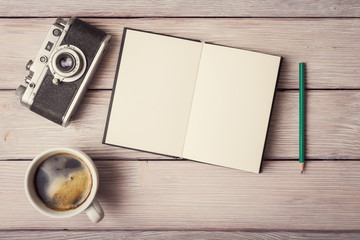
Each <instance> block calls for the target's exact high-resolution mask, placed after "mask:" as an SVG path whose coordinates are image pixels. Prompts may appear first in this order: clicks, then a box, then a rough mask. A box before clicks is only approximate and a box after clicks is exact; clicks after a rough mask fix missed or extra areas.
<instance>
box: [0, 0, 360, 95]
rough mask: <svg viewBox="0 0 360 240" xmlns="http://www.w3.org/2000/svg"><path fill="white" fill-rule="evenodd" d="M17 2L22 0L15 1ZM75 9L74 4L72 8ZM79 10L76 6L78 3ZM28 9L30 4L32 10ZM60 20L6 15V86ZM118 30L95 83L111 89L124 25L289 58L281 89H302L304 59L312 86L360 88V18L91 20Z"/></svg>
mask: <svg viewBox="0 0 360 240" xmlns="http://www.w3.org/2000/svg"><path fill="white" fill-rule="evenodd" d="M15 2H16V1H15ZM72 8H73V7H72ZM74 9H76V8H74ZM27 10H28V9H27ZM53 21H54V19H23V18H21V19H1V20H0V65H1V66H2V77H1V78H0V88H1V89H15V88H17V86H18V85H19V84H21V83H23V79H24V76H25V74H26V72H25V69H24V66H25V64H26V62H27V61H28V59H30V58H33V57H35V56H36V54H37V52H38V51H39V46H40V45H41V43H42V41H43V40H44V37H45V35H46V33H47V31H48V28H49V26H50V24H52V23H53ZM87 21H89V22H90V23H93V24H94V25H96V26H98V27H100V28H102V29H104V30H106V31H107V32H109V33H110V34H112V35H113V40H112V43H111V46H110V48H109V51H108V54H107V55H106V56H105V59H104V61H103V63H102V64H101V66H100V69H99V71H98V72H97V75H96V77H95V79H94V82H93V83H92V84H91V86H90V88H93V89H111V88H112V85H113V80H114V75H115V68H116V63H117V57H118V52H119V48H120V41H121V36H122V31H123V27H125V26H127V27H132V28H138V29H144V30H149V31H155V32H160V33H165V34H171V35H176V36H182V37H187V38H194V39H201V40H205V41H209V42H214V43H218V44H222V45H229V46H234V47H239V48H243V49H248V50H254V51H259V52H264V53H269V54H274V55H280V56H283V57H284V61H283V65H282V68H281V73H280V79H279V85H278V87H279V88H298V63H299V62H301V61H304V62H306V63H307V87H308V88H360V82H359V81H358V77H359V75H360V61H358V60H359V59H360V51H356V49H358V42H360V35H359V34H357V32H358V29H359V27H360V19H246V18H245V19H227V18H226V19H211V18H210V19H209V18H191V19H184V18H175V19H173V18H167V19H152V18H151V19H143V18H140V19H87Z"/></svg>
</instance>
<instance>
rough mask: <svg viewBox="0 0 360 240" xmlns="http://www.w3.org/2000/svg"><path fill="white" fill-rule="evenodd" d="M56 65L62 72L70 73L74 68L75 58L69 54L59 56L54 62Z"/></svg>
mask: <svg viewBox="0 0 360 240" xmlns="http://www.w3.org/2000/svg"><path fill="white" fill-rule="evenodd" d="M56 65H57V66H58V68H59V69H60V70H61V71H63V72H70V71H71V70H73V69H74V67H75V58H74V56H73V55H71V54H70V53H63V54H60V55H59V56H58V58H57V60H56Z"/></svg>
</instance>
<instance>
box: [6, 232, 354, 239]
mask: <svg viewBox="0 0 360 240" xmlns="http://www.w3.org/2000/svg"><path fill="white" fill-rule="evenodd" d="M0 238H6V239H45V240H48V239H53V240H56V239H75V238H76V239H138V240H168V239H197V240H208V239H222V240H234V239H258V240H261V239H263V240H267V239H286V240H287V239H298V240H301V239H317V240H331V239H334V240H345V239H353V240H356V239H360V235H359V233H358V232H303V231H301V232H284V231H279V232H271V231H270V232H265V231H260V232H256V231H255V232H251V231H248V232H246V231H230V232H229V231H141V230H140V231H135V230H134V231H121V230H120V231H106V230H105V231H68V230H65V231H56V230H55V231H46V230H44V231H36V230H35V231H0Z"/></svg>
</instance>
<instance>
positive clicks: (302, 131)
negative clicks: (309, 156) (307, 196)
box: [299, 62, 305, 173]
mask: <svg viewBox="0 0 360 240" xmlns="http://www.w3.org/2000/svg"><path fill="white" fill-rule="evenodd" d="M299 163H300V172H301V173H303V172H304V164H305V63H302V62H301V63H299Z"/></svg>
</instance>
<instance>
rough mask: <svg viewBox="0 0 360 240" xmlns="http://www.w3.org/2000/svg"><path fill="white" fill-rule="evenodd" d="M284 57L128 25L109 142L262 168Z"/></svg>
mask: <svg viewBox="0 0 360 240" xmlns="http://www.w3.org/2000/svg"><path fill="white" fill-rule="evenodd" d="M280 61H281V57H278V56H273V55H267V54H262V53H257V52H251V51H245V50H241V49H237V48H232V47H225V46H219V45H215V44H211V43H204V42H201V41H197V40H190V39H183V38H178V37H173V36H166V35H162V34H156V33H151V32H145V31H140V30H135V29H129V28H125V29H124V34H123V40H122V46H121V50H120V56H119V63H118V68H117V73H116V77H115V82H114V87H113V93H112V98H111V103H110V108H109V114H108V119H107V124H106V129H105V134H104V139H103V143H105V144H110V145H116V146H121V147H127V148H132V149H138V150H143V151H148V152H153V153H159V154H165V155H170V156H175V157H180V158H185V159H190V160H195V161H201V162H205V163H210V164H215V165H220V166H225V167H230V168H236V169H242V170H245V171H250V172H256V173H258V172H259V170H260V165H261V159H262V155H263V151H264V145H265V139H266V134H267V129H268V125H269V119H270V113H271V109H272V103H273V98H274V92H275V88H276V82H277V76H278V71H279V66H280Z"/></svg>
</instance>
